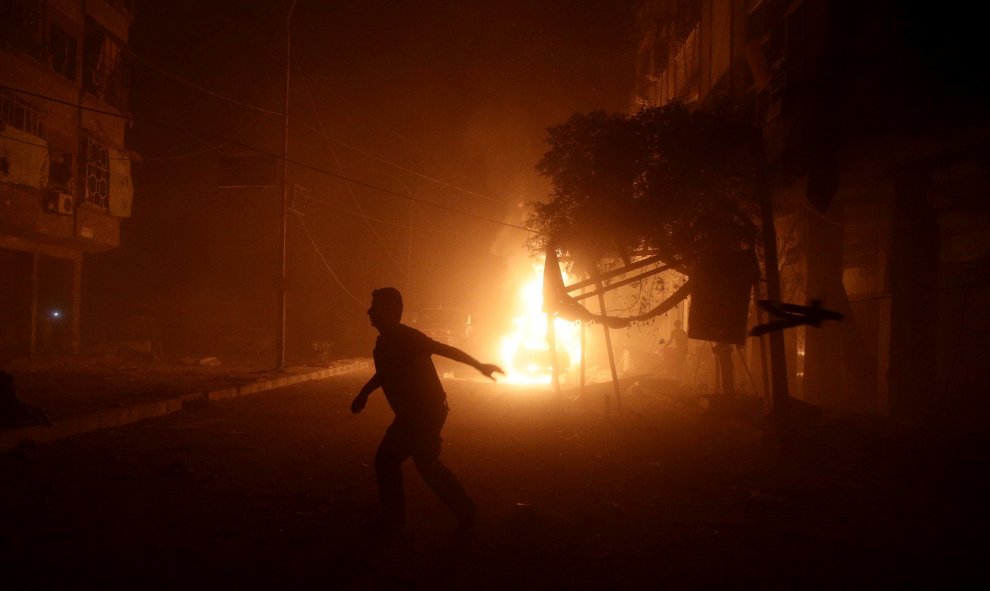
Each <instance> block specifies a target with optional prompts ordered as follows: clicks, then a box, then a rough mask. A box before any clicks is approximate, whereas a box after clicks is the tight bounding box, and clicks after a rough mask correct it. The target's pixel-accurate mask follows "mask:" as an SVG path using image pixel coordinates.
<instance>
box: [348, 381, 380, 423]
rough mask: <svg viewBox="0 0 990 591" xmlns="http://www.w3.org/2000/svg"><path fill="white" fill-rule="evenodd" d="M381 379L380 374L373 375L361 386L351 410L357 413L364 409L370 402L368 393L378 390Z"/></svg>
mask: <svg viewBox="0 0 990 591" xmlns="http://www.w3.org/2000/svg"><path fill="white" fill-rule="evenodd" d="M381 385H382V384H381V381H379V379H378V374H377V373H376V374H375V375H373V376H371V379H370V380H368V383H367V384H365V385H364V387H363V388H361V391H360V392H358V395H357V396H355V397H354V401H353V402H351V412H352V413H354V414H357V413H359V412H361V411H362V410H364V405H366V404H368V395H370V394H371V393H372V392H374V391H375V390H377V389H378V388H379V386H381Z"/></svg>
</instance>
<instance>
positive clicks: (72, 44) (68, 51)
mask: <svg viewBox="0 0 990 591" xmlns="http://www.w3.org/2000/svg"><path fill="white" fill-rule="evenodd" d="M48 47H49V51H50V52H51V65H52V70H53V71H55V72H57V73H59V74H61V75H63V76H65V77H66V78H68V79H69V80H75V79H76V40H75V39H73V38H72V37H70V36H69V34H68V33H66V32H65V31H63V30H61V29H59V28H58V27H56V26H54V25H53V26H52V27H51V29H50V30H49V44H48Z"/></svg>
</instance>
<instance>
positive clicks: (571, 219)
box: [529, 103, 761, 271]
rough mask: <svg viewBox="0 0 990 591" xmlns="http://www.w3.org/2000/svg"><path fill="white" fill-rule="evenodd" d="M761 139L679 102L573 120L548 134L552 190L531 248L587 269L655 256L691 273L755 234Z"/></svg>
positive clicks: (738, 122)
mask: <svg viewBox="0 0 990 591" xmlns="http://www.w3.org/2000/svg"><path fill="white" fill-rule="evenodd" d="M758 137H759V135H758V133H756V131H755V130H754V127H753V126H752V125H750V124H749V123H747V122H746V121H745V120H744V119H742V118H740V117H737V116H735V114H734V113H732V112H730V111H729V110H728V109H718V110H713V111H711V112H703V111H693V110H690V109H688V108H687V107H686V106H684V105H683V104H678V103H673V104H670V105H667V106H664V107H656V108H649V109H643V110H641V111H639V112H638V113H636V114H634V115H621V114H609V113H605V112H594V113H589V114H578V115H574V116H572V117H571V118H570V119H569V120H568V121H567V122H566V123H564V124H562V125H559V126H557V127H553V128H551V129H550V130H549V134H548V138H547V142H548V143H549V146H550V149H549V151H547V153H546V154H544V156H543V158H542V159H541V160H540V161H539V163H538V164H537V169H538V170H539V171H540V173H541V174H543V175H545V176H547V177H549V178H550V179H551V180H552V182H553V191H552V193H551V195H550V200H549V201H548V202H545V203H537V204H535V205H534V208H535V209H534V213H533V214H532V216H531V218H530V220H529V222H530V224H531V226H532V227H534V228H536V229H537V230H538V231H539V234H538V235H537V236H535V237H534V238H533V239H531V241H530V244H529V246H530V248H531V250H533V251H534V252H538V251H543V250H544V249H545V248H546V247H547V245H548V244H553V245H554V246H555V247H557V248H558V249H561V250H562V251H564V252H566V253H568V254H570V255H571V256H572V257H573V258H574V261H575V264H576V265H577V266H578V267H579V268H582V269H585V270H590V269H591V268H593V266H594V265H600V264H602V263H606V264H607V263H608V262H609V261H615V260H618V259H626V260H628V258H629V257H630V256H632V255H634V254H636V253H646V252H649V253H656V254H660V255H663V256H664V257H665V260H667V262H668V263H669V264H672V265H674V266H675V267H677V268H679V269H681V270H683V271H689V270H690V268H691V267H692V266H693V264H694V261H696V260H697V258H698V257H699V256H700V255H702V254H703V253H704V252H705V251H708V250H711V249H713V248H717V247H718V246H720V245H723V244H726V243H727V242H733V241H734V242H738V241H739V240H740V239H742V238H753V236H754V235H755V233H756V226H755V224H754V223H753V221H752V219H753V218H754V214H755V207H754V186H755V182H754V181H755V173H756V165H757V156H758V154H757V152H756V150H758V149H760V147H761V146H760V144H759V143H758V142H755V141H754V139H753V138H758Z"/></svg>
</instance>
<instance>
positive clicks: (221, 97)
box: [127, 47, 506, 205]
mask: <svg viewBox="0 0 990 591" xmlns="http://www.w3.org/2000/svg"><path fill="white" fill-rule="evenodd" d="M127 51H128V54H129V55H130V56H131V57H133V58H134V59H136V60H137V61H139V62H141V63H142V64H145V65H146V66H148V67H149V68H151V69H153V70H155V71H157V72H158V73H160V74H162V75H164V76H167V77H169V78H171V79H173V80H175V81H176V82H179V83H180V84H184V85H186V86H188V87H190V88H193V89H195V90H198V91H200V92H203V93H206V94H208V95H210V96H212V97H214V98H217V99H219V100H222V101H226V102H228V103H231V104H235V105H238V106H240V107H243V108H245V109H250V110H253V111H258V112H260V113H266V114H269V115H277V116H279V117H284V116H285V113H281V112H279V111H273V110H271V109H266V108H264V107H259V106H257V105H252V104H249V103H245V102H243V101H241V100H238V99H235V98H233V97H229V96H226V95H224V94H221V93H219V92H216V91H214V90H211V89H209V88H206V87H205V86H202V85H200V84H197V83H195V82H192V81H190V80H187V79H185V78H183V77H181V76H179V75H178V74H175V73H173V72H170V71H168V70H166V69H165V68H163V67H161V66H159V65H158V64H156V63H154V62H153V61H151V60H149V59H148V58H146V57H143V56H141V55H139V54H138V53H136V52H134V50H133V49H131V48H129V47H128V50H127ZM296 69H297V70H298V71H299V74H300V75H303V72H302V69H301V68H300V67H299V66H298V65H297V66H296ZM304 79H305V77H304ZM310 101H311V102H312V101H313V99H312V93H310ZM313 108H314V110H315V108H316V107H315V104H314V107H313ZM290 121H294V122H296V123H298V124H301V125H303V126H304V127H306V128H308V129H310V130H312V131H318V132H319V131H321V129H317V128H315V127H313V126H311V125H309V124H307V123H306V122H304V121H302V120H299V119H295V118H293V117H290ZM322 125H323V124H322V123H320V126H321V128H322ZM322 133H323V134H324V135H326V132H325V131H322ZM392 133H396V132H394V131H393V132H392ZM396 135H398V134H396ZM400 137H401V136H400ZM403 139H404V138H403ZM327 141H332V142H334V143H336V144H339V145H341V146H343V147H345V148H347V149H349V150H352V151H354V152H357V153H358V154H361V155H362V156H366V157H368V158H371V159H374V160H377V161H378V162H381V163H383V164H387V165H388V166H392V167H394V168H397V169H399V170H401V171H403V172H407V173H409V174H411V175H414V176H417V177H419V178H422V179H425V180H428V181H431V182H434V183H436V184H439V185H444V186H446V187H450V188H451V189H455V190H457V191H461V192H462V193H467V194H468V195H473V196H475V197H480V198H481V199H485V200H487V201H491V202H493V203H498V204H501V205H505V204H506V202H505V201H503V200H501V199H498V198H497V197H492V196H490V195H485V194H484V193H479V192H477V191H473V190H471V189H468V188H466V187H461V186H459V185H455V184H453V183H450V182H447V181H444V180H442V179H438V178H434V177H432V176H430V175H428V174H425V173H422V172H419V171H417V170H414V169H411V168H409V167H406V166H403V165H401V164H399V163H397V162H392V161H390V160H387V159H385V158H382V157H381V156H378V155H376V154H372V153H371V152H368V151H366V150H363V149H361V148H359V147H357V146H354V145H351V144H348V143H347V142H344V141H341V140H338V139H335V138H330V137H328V138H327ZM405 141H407V142H408V140H405ZM191 155H197V154H191ZM180 157H185V155H183V156H180Z"/></svg>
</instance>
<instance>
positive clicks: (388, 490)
mask: <svg viewBox="0 0 990 591" xmlns="http://www.w3.org/2000/svg"><path fill="white" fill-rule="evenodd" d="M409 439H410V438H409V433H408V429H405V428H403V426H402V425H401V424H399V423H398V421H396V422H393V423H392V425H391V426H389V428H388V430H387V431H385V437H383V438H382V442H381V443H380V444H378V452H377V453H376V454H375V477H376V479H377V480H378V498H379V500H380V501H381V504H382V521H383V525H385V526H386V527H399V526H401V525H402V523H403V521H404V520H405V494H404V493H403V490H402V462H403V461H405V459H406V458H408V457H409V455H410V452H411V448H412V445H411V443H410V441H409Z"/></svg>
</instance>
